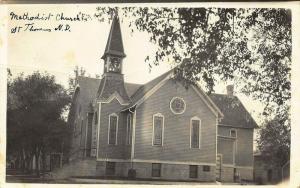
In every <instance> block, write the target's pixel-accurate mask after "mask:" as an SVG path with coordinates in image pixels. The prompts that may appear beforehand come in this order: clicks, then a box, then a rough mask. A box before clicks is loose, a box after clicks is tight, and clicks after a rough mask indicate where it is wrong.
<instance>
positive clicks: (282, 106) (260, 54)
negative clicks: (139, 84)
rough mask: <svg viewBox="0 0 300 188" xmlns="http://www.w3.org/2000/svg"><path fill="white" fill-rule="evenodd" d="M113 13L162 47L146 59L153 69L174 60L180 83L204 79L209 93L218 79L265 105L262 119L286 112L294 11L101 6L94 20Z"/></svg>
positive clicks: (107, 17)
mask: <svg viewBox="0 0 300 188" xmlns="http://www.w3.org/2000/svg"><path fill="white" fill-rule="evenodd" d="M114 14H118V15H119V17H120V18H125V17H126V18H128V20H129V27H131V28H132V32H134V31H136V30H138V31H143V32H147V33H149V35H150V38H149V40H150V41H151V42H153V43H155V44H157V45H158V47H159V48H158V49H157V51H156V54H155V56H154V57H149V56H147V57H146V58H145V60H146V62H147V63H148V64H149V66H150V68H151V67H153V65H157V64H159V63H160V62H165V61H171V62H173V63H174V65H175V66H176V78H177V79H178V80H181V81H183V83H184V84H185V85H186V86H188V85H189V84H190V83H193V82H198V81H202V82H203V83H204V84H205V85H206V89H207V91H208V92H209V93H210V92H212V91H214V86H215V83H216V82H218V81H219V80H222V81H234V82H235V83H237V84H236V85H237V86H238V89H239V90H240V91H241V92H243V93H244V94H246V95H248V96H250V97H252V98H253V99H258V100H260V101H261V102H262V103H264V104H265V110H264V115H270V114H273V115H274V114H277V115H284V114H286V113H288V112H287V110H288V109H289V105H290V97H291V93H290V85H291V83H290V76H291V73H290V70H291V68H290V66H291V49H292V37H291V11H290V10H288V9H265V8H252V9H234V8H166V7H164V8H148V7H124V8H107V7H98V8H97V10H96V13H95V16H96V17H98V19H99V21H105V20H107V19H108V20H110V19H111V18H112V16H113V15H114ZM107 15H108V16H107ZM285 120H286V121H289V118H288V119H285Z"/></svg>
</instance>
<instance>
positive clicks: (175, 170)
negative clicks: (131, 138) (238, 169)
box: [96, 161, 216, 182]
mask: <svg viewBox="0 0 300 188" xmlns="http://www.w3.org/2000/svg"><path fill="white" fill-rule="evenodd" d="M115 164H116V166H115V175H114V176H119V177H128V171H129V169H130V168H131V166H132V167H133V169H135V170H136V178H141V179H163V180H185V181H202V182H214V181H216V175H215V174H216V172H215V166H210V171H208V172H205V171H203V166H201V165H199V166H198V177H197V178H190V177H189V165H186V164H166V163H161V176H160V177H152V163H145V162H134V163H133V164H131V163H130V162H116V163H115ZM105 172H106V162H105V161H97V165H96V173H97V174H96V175H97V176H106V173H105Z"/></svg>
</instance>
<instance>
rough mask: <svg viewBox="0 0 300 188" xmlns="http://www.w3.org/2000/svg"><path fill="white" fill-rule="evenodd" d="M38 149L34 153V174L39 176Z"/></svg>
mask: <svg viewBox="0 0 300 188" xmlns="http://www.w3.org/2000/svg"><path fill="white" fill-rule="evenodd" d="M39 159H40V151H39V150H38V151H37V152H36V154H35V164H36V166H35V172H36V176H37V177H40V160H39Z"/></svg>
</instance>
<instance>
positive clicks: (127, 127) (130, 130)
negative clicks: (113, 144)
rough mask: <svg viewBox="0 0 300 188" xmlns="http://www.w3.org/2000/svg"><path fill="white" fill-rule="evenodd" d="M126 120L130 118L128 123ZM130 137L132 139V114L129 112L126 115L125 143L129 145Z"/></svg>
mask: <svg viewBox="0 0 300 188" xmlns="http://www.w3.org/2000/svg"><path fill="white" fill-rule="evenodd" d="M128 120H130V123H129V124H128ZM128 129H129V130H128ZM131 139H132V115H131V114H130V113H129V114H127V116H126V145H131Z"/></svg>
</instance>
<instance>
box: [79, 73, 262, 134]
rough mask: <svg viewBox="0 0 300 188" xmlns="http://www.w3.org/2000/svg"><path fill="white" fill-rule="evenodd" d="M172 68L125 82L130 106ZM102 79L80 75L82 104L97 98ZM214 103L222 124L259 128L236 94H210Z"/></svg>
mask: <svg viewBox="0 0 300 188" xmlns="http://www.w3.org/2000/svg"><path fill="white" fill-rule="evenodd" d="M171 71H172V70H170V71H168V72H166V73H164V74H162V75H161V76H159V77H157V78H155V79H154V80H152V81H150V82H148V83H146V84H144V85H140V84H133V83H125V89H126V91H127V93H128V96H129V97H130V98H131V101H132V102H131V103H130V105H129V106H127V107H126V108H128V107H131V106H133V105H134V104H135V103H136V102H137V101H138V100H139V99H141V98H142V97H143V96H144V95H145V94H146V93H147V92H148V91H150V90H151V89H152V88H153V87H155V86H156V85H157V84H158V83H159V82H161V81H162V80H163V79H164V78H166V76H167V75H168V74H169V73H170V72H171ZM100 82H101V79H96V78H89V77H79V78H78V84H79V86H80V96H81V98H82V104H86V105H87V106H88V104H89V103H90V102H91V101H93V100H94V99H95V98H96V95H97V90H98V88H99V85H100ZM208 96H209V98H210V99H211V100H212V101H213V103H214V104H215V105H216V106H217V107H218V108H219V109H220V110H221V112H222V113H223V114H224V118H223V119H222V120H221V122H220V124H223V125H228V126H233V127H240V128H257V127H258V126H257V124H256V122H255V120H254V119H253V118H252V116H251V115H250V113H249V112H248V111H247V110H246V108H245V107H244V105H243V104H242V102H241V101H240V100H239V99H238V97H236V96H228V95H225V94H215V93H212V94H210V95H208Z"/></svg>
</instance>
